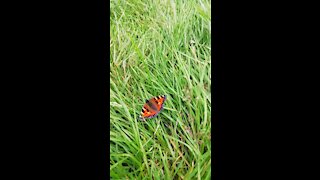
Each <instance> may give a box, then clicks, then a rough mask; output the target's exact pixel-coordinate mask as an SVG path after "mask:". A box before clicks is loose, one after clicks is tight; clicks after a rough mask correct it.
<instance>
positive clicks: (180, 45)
mask: <svg viewBox="0 0 320 180" xmlns="http://www.w3.org/2000/svg"><path fill="white" fill-rule="evenodd" d="M158 95H166V96H167V100H166V101H165V103H164V109H163V110H162V111H161V112H160V113H159V114H158V116H156V117H154V118H152V119H148V120H146V122H143V121H141V120H139V115H140V112H141V109H142V106H143V104H144V103H145V102H146V99H150V98H152V97H154V96H158ZM110 176H111V177H110V178H111V179H210V178H211V1H206V0H203V1H200V0H199V1H197V0H189V1H184V0H180V1H177V0H176V1H173V0H171V1H170V0H149V1H142V0H141V1H140V0H133V1H125V0H119V1H116V0H111V2H110Z"/></svg>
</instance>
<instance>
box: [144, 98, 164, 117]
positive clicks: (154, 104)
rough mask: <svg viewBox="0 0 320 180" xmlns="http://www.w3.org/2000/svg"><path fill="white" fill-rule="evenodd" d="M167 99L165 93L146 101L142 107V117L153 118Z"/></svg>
mask: <svg viewBox="0 0 320 180" xmlns="http://www.w3.org/2000/svg"><path fill="white" fill-rule="evenodd" d="M165 100H166V96H165V95H161V96H156V97H153V98H151V99H149V100H147V101H146V103H145V104H144V105H143V107H142V111H141V115H140V119H142V120H144V119H145V118H147V119H149V118H153V117H155V116H156V115H158V113H159V112H160V111H161V110H162V109H163V103H164V101H165Z"/></svg>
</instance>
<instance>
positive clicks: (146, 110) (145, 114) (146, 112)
mask: <svg viewBox="0 0 320 180" xmlns="http://www.w3.org/2000/svg"><path fill="white" fill-rule="evenodd" d="M156 114H157V111H155V110H153V109H152V108H151V107H150V106H149V105H148V103H145V104H144V105H143V108H142V110H141V116H140V118H152V117H154V116H155V115H156Z"/></svg>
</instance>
